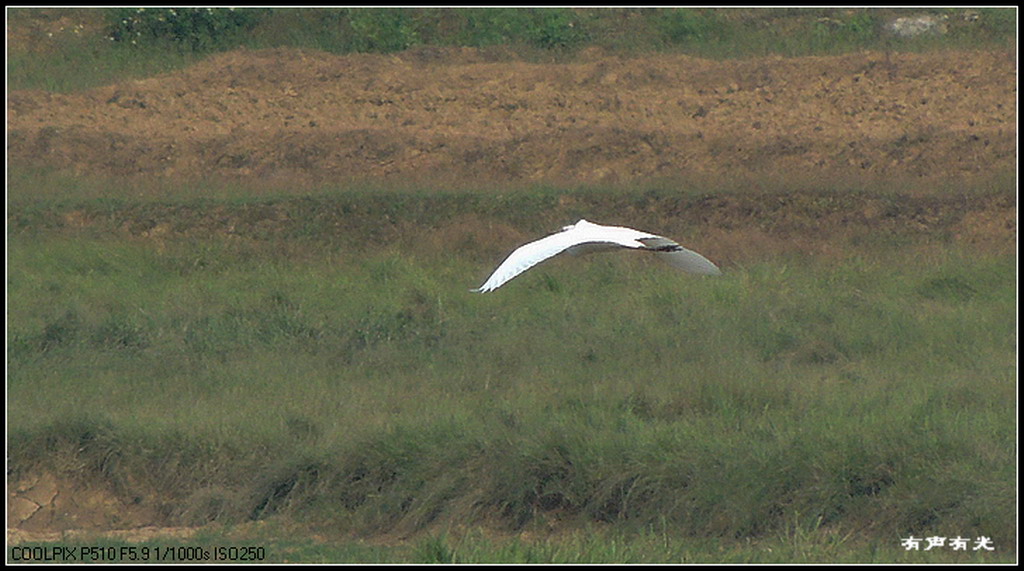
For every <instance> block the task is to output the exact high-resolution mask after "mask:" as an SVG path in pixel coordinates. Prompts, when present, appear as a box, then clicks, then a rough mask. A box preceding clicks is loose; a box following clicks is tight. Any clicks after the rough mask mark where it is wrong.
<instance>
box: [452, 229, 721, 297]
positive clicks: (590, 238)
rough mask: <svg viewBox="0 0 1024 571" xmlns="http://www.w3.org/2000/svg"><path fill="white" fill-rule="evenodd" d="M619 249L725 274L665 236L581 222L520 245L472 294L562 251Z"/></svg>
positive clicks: (685, 268)
mask: <svg viewBox="0 0 1024 571" xmlns="http://www.w3.org/2000/svg"><path fill="white" fill-rule="evenodd" d="M618 248H632V249H634V250H646V251H648V252H654V253H655V254H657V256H658V257H659V258H661V259H662V260H664V261H666V262H668V263H669V264H672V265H673V266H675V267H677V268H679V269H680V270H683V271H684V272H689V273H691V274H702V275H708V276H717V275H720V274H721V273H722V271H721V270H719V269H718V266H716V265H715V264H713V263H711V261H709V260H708V259H707V258H705V257H704V256H701V255H700V254H698V253H697V252H694V251H692V250H687V249H686V248H684V247H682V246H680V245H679V244H677V243H676V242H675V241H674V240H671V239H669V238H665V237H664V236H658V235H656V234H651V233H649V232H641V231H640V230H633V229H632V228H624V227H622V226H602V225H600V224H594V223H593V222H587V221H586V220H582V219H581V220H580V221H579V222H577V223H575V224H573V225H571V226H566V227H564V228H562V231H561V232H557V233H555V234H551V235H550V236H545V237H544V238H541V239H540V240H536V241H534V242H530V243H529V244H524V245H522V246H520V247H519V248H518V249H516V250H515V251H514V252H512V253H511V254H509V256H508V257H507V258H505V261H504V262H502V263H501V265H499V266H498V269H496V270H494V273H493V274H491V277H489V278H487V281H485V282H484V285H482V286H480V287H478V288H476V289H474V290H472V291H474V292H480V293H486V292H489V291H494V290H496V289H498V288H499V287H501V286H502V284H504V283H505V282H507V281H509V280H510V279H512V278H514V277H516V276H518V275H519V274H521V273H523V272H525V271H526V270H528V269H530V268H532V267H533V266H535V265H537V264H539V263H541V262H543V261H544V260H546V259H548V258H551V257H553V256H557V255H558V254H561V253H562V252H569V253H570V254H583V253H587V252H595V251H603V250H614V249H618Z"/></svg>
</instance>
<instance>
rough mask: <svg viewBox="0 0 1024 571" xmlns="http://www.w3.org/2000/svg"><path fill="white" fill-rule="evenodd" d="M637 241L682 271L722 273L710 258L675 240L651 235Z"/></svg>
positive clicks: (705, 273) (701, 273)
mask: <svg viewBox="0 0 1024 571" xmlns="http://www.w3.org/2000/svg"><path fill="white" fill-rule="evenodd" d="M638 241H639V242H642V243H643V245H644V246H646V249H648V250H654V251H655V252H656V253H657V254H658V258H660V259H661V260H662V261H664V262H666V263H667V264H669V265H671V266H672V267H675V268H678V269H680V270H683V271H684V272H688V273H691V274H700V275H705V276H720V275H722V270H720V269H718V266H716V265H715V264H713V263H712V262H711V260H709V259H707V258H705V257H704V256H702V255H700V254H698V253H697V252H694V251H693V250H687V249H686V248H684V247H682V246H680V245H679V244H677V243H676V242H675V240H671V239H669V238H665V237H664V236H653V237H651V238H640V239H639V240H638Z"/></svg>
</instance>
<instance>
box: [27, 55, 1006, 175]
mask: <svg viewBox="0 0 1024 571" xmlns="http://www.w3.org/2000/svg"><path fill="white" fill-rule="evenodd" d="M496 60H501V61H496ZM1014 68H1015V64H1014V58H1013V54H1012V53H1009V52H948V53H927V54H910V53H892V54H885V53H858V54H850V55H844V56H836V57H801V58H789V59H786V58H779V57H774V58H756V59H748V60H736V61H711V60H704V59H698V58H692V57H687V56H683V55H654V56H648V57H643V58H626V57H617V56H611V55H606V54H602V53H600V52H588V53H584V54H583V56H582V57H580V58H579V59H577V60H576V61H573V62H570V63H546V64H544V63H527V62H523V61H508V60H507V59H504V60H503V58H500V57H491V56H490V55H489V53H488V52H486V51H480V50H475V49H457V48H456V49H441V48H422V49H418V50H411V51H409V52H405V53H403V54H400V55H347V56H336V55H330V54H325V53H319V52H307V51H300V50H294V49H276V50H267V51H256V52H249V51H235V52H231V53H226V54H222V55H218V56H214V57H211V58H209V59H208V60H206V61H204V62H203V63H201V64H199V65H196V66H194V67H192V68H189V69H186V70H184V71H180V72H177V73H172V74H168V75H164V76H159V77H154V78H151V79H146V80H141V81H130V82H126V83H122V84H118V85H111V86H107V87H102V88H98V89H93V90H89V91H86V92H83V93H76V94H68V95H60V94H50V93H44V92H36V91H32V92H14V93H12V94H10V98H9V103H8V121H9V123H8V135H9V147H8V154H9V157H10V160H11V161H13V162H15V163H20V164H43V165H53V166H58V167H61V168H67V169H70V170H71V171H72V172H75V173H81V174H87V173H88V174H101V175H102V174H111V175H125V174H142V175H155V176H160V177H175V178H176V177H197V176H198V177H201V176H209V175H217V176H227V177H238V178H241V179H251V180H257V179H259V180H264V181H275V180H280V181H294V182H296V183H298V182H330V181H337V182H345V181H350V180H358V179H377V180H379V179H384V180H395V181H399V180H405V181H408V180H427V179H433V180H440V181H451V182H456V183H462V184H466V183H470V184H471V183H474V182H476V183H481V184H484V183H487V182H498V183H508V182H512V183H517V182H541V181H543V182H552V183H566V182H571V183H574V184H578V183H621V182H631V181H638V180H643V179H651V178H674V177H687V176H695V175H696V176H701V177H704V176H707V177H717V176H727V177H735V176H758V175H760V174H767V173H786V172H801V173H805V174H806V173H814V172H821V173H827V174H829V175H830V176H835V175H840V176H843V175H847V174H848V175H850V176H858V175H869V176H872V177H879V176H883V177H884V176H890V175H900V176H908V175H909V176H920V177H931V176H939V177H944V178H954V179H955V178H958V177H964V176H968V177H969V176H974V175H986V174H990V173H992V172H996V171H1007V170H1010V169H1013V168H1014V167H1015V156H1016V108H1015V94H1016V76H1015V69H1014Z"/></svg>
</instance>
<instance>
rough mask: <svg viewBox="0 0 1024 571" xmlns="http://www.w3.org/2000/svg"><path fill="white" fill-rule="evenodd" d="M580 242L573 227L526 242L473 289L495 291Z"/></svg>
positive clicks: (482, 291) (476, 290) (481, 291)
mask: <svg viewBox="0 0 1024 571" xmlns="http://www.w3.org/2000/svg"><path fill="white" fill-rule="evenodd" d="M580 243H581V242H580V241H579V240H578V236H577V235H575V234H574V233H573V232H572V229H571V227H568V229H566V230H563V231H561V232H558V233H555V234H551V235H550V236H545V237H543V238H541V239H540V240H536V241H534V242H530V243H529V244H524V245H522V246H520V247H519V248H517V249H516V250H515V251H513V252H512V253H511V254H509V255H508V257H507V258H505V261H504V262H502V263H501V264H500V265H499V266H498V268H497V269H495V270H494V273H492V274H491V277H489V278H487V281H485V282H484V285H482V286H480V287H478V288H476V289H474V290H472V291H474V292H479V293H486V292H489V291H493V290H495V289H497V288H499V287H501V285H502V284H504V283H505V282H507V281H508V280H510V279H512V278H514V277H516V276H518V275H519V274H521V273H523V272H525V271H526V270H528V269H530V268H532V267H533V266H536V265H537V264H539V263H541V262H543V261H544V260H546V259H548V258H551V257H554V256H557V255H558V254H561V253H562V252H564V251H566V250H568V249H569V248H571V247H573V246H577V245H579V244H580Z"/></svg>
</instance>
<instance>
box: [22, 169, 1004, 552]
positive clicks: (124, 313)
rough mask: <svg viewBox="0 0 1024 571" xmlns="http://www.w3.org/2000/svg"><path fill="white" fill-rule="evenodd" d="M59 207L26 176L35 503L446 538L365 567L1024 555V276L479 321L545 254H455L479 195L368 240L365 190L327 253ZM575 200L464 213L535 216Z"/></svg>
mask: <svg viewBox="0 0 1024 571" xmlns="http://www.w3.org/2000/svg"><path fill="white" fill-rule="evenodd" d="M53 180H54V179H52V178H48V177H35V176H33V175H31V174H29V175H23V176H13V177H12V181H15V182H16V184H17V185H18V188H17V189H14V191H13V192H11V200H12V202H11V204H12V205H13V211H12V212H11V215H10V216H11V218H9V220H14V221H15V223H14V224H10V222H9V225H10V230H9V235H8V404H9V410H8V430H9V432H8V433H9V462H10V465H11V468H12V470H13V472H14V473H15V474H17V473H22V472H30V471H33V470H37V471H39V470H42V471H56V472H58V473H69V474H74V476H75V477H76V478H79V479H82V480H85V481H89V480H92V481H104V482H109V483H111V485H112V486H113V488H114V489H115V490H116V492H117V493H118V494H120V495H123V496H124V497H135V498H140V500H139V501H141V502H146V503H147V505H152V506H157V507H158V509H159V510H160V511H161V513H164V514H166V517H167V520H168V521H171V522H176V524H180V525H202V524H206V523H209V522H219V523H220V524H223V525H228V526H232V525H239V524H244V523H245V522H249V521H254V520H255V521H278V520H282V521H291V522H299V523H301V525H308V526H312V527H314V528H316V529H327V530H334V531H335V532H339V533H357V534H362V535H366V536H374V535H376V534H388V535H394V534H398V535H403V534H404V535H410V534H411V535H412V536H413V537H421V539H419V540H415V541H413V542H412V543H411V544H409V543H403V544H402V545H401V547H394V548H383V547H375V548H373V549H370V548H365V549H363V548H358V544H352V545H353V547H352V548H351V554H350V555H346V556H337V557H342V558H349V557H351V558H352V559H354V560H363V559H368V560H381V559H388V558H392V559H398V560H403V561H412V560H424V559H426V560H431V558H433V560H444V558H446V557H447V558H448V559H450V560H457V561H490V560H501V561H506V560H507V561H530V560H543V561H698V560H700V561H787V560H798V561H839V560H843V561H883V560H885V561H890V560H895V561H906V562H909V561H929V562H933V561H961V560H977V561H1006V560H1012V558H1013V557H1014V554H1015V545H1014V541H1015V539H1014V538H1015V510H1014V505H1015V503H1014V496H1015V478H1016V473H1015V448H1014V442H1015V394H1016V388H1015V382H1014V381H1015V333H1014V331H1015V318H1014V315H1015V307H1016V284H1015V258H1014V257H1013V255H1011V254H1007V253H998V252H984V251H982V252H975V251H971V250H969V249H967V248H966V246H958V245H957V244H956V243H955V242H948V241H947V242H945V243H942V241H941V240H936V239H934V238H930V237H929V238H921V237H913V236H903V237H900V236H896V237H890V238H889V239H886V240H875V241H870V240H854V241H845V242H842V241H841V242H840V243H839V244H838V246H840V249H841V251H842V255H840V256H823V255H820V256H816V255H807V254H795V253H794V254H786V253H782V254H779V255H776V256H771V257H769V258H767V259H758V260H753V261H750V262H746V263H737V264H733V265H727V266H725V267H724V268H723V269H724V275H723V276H721V277H719V278H697V277H693V276H687V275H683V274H678V273H675V272H674V271H673V270H671V268H669V267H667V266H663V265H660V264H658V263H657V262H655V261H653V260H650V259H647V258H645V257H642V256H630V255H628V254H627V255H605V256H593V257H584V258H579V259H576V258H567V259H564V260H562V259H559V260H556V261H552V262H549V263H547V264H545V265H542V266H540V267H538V268H536V269H534V270H531V271H530V272H528V273H527V274H524V275H523V276H521V277H519V278H517V279H516V280H514V281H513V282H511V283H509V284H507V285H506V286H505V287H503V288H501V289H500V290H498V291H497V292H495V293H493V294H487V295H478V294H471V293H469V292H468V289H469V288H470V287H474V286H476V285H478V284H479V282H481V281H482V280H483V278H484V277H486V275H487V274H488V273H489V272H490V271H491V270H492V269H493V267H494V265H495V264H496V263H497V262H498V261H499V259H500V255H499V256H498V258H496V257H495V255H494V252H495V251H496V250H495V248H496V247H497V248H499V249H498V250H497V251H501V248H505V249H506V250H507V249H511V248H512V247H514V246H515V244H507V245H494V244H486V243H484V244H479V243H474V242H473V241H471V240H470V239H469V238H467V237H466V236H462V237H461V238H460V237H459V236H458V235H457V234H453V233H452V232H450V231H449V233H448V234H443V233H442V234H441V235H442V236H447V239H448V240H449V241H452V242H453V243H451V244H449V243H447V242H445V241H443V240H439V239H436V238H433V239H431V238H429V237H430V236H432V235H434V234H436V233H437V227H438V224H439V222H438V219H437V218H436V216H435V214H436V213H437V212H439V211H441V210H443V209H444V208H446V206H445V205H446V204H451V203H453V202H459V201H458V200H457V198H458V197H457V196H443V195H438V196H437V198H436V200H434V199H431V198H430V195H429V194H425V193H421V194H415V193H414V194H411V195H407V196H408V197H409V201H408V202H407V203H405V204H404V206H402V205H401V204H402V203H401V201H397V202H398V203H399V205H400V206H394V203H395V202H396V201H395V200H391V199H388V200H380V199H374V198H373V197H372V196H373V195H374V192H375V191H365V192H366V196H365V198H366V199H367V200H366V202H365V204H369V205H371V206H367V207H366V208H367V209H368V210H367V211H364V212H355V213H353V212H349V213H348V214H346V213H345V212H346V208H345V206H344V205H345V204H348V202H346V200H348V199H351V198H352V197H353V196H355V197H358V196H359V193H358V191H346V194H340V195H337V196H340V197H348V198H347V199H338V202H337V203H336V204H335V203H334V202H332V200H335V199H332V198H331V195H330V193H329V192H328V191H325V193H322V194H320V198H319V199H316V200H314V201H313V204H319V205H320V206H319V207H317V208H319V210H316V209H314V210H316V211H328V212H329V214H324V215H323V216H321V217H320V218H319V219H318V218H317V216H313V215H310V221H309V223H308V225H303V224H299V225H295V224H286V225H281V226H280V227H274V226H269V227H262V228H261V227H254V228H261V229H258V231H257V230H253V231H251V232H249V233H248V234H245V235H241V236H239V235H232V234H231V233H227V232H211V233H208V234H205V235H189V234H188V233H179V234H175V233H170V234H168V235H167V236H163V237H159V238H154V237H152V236H151V237H143V236H138V235H135V234H132V233H131V232H128V231H125V228H131V227H132V223H130V222H126V221H125V220H126V218H132V217H134V218H137V219H144V220H145V219H149V218H157V219H159V218H161V217H163V218H166V219H167V220H169V221H170V222H171V223H173V222H174V221H175V220H176V218H175V217H177V219H178V220H180V221H185V220H186V219H187V218H188V216H189V213H190V212H196V211H199V210H202V209H206V210H214V211H217V212H227V213H232V212H233V213H234V215H236V216H237V217H240V218H244V217H245V216H247V215H250V214H246V213H249V212H259V208H260V205H261V204H262V205H264V206H266V205H268V204H272V203H274V199H272V198H269V197H264V198H261V199H252V200H248V201H239V200H237V199H231V198H228V197H224V198H221V199H216V200H211V199H202V200H197V199H194V198H189V195H190V194H189V191H187V190H182V191H181V192H180V196H181V197H182V198H179V199H175V198H173V196H174V195H173V194H171V195H170V198H165V200H164V201H163V202H160V203H157V202H149V201H142V202H138V201H135V202H133V201H111V200H110V199H107V198H102V197H98V198H84V199H81V200H78V201H74V200H72V199H61V198H53V197H55V196H60V195H61V193H62V192H65V191H61V190H52V191H51V192H50V193H48V192H47V191H46V190H45V189H42V188H41V187H42V186H45V185H46V184H47V183H48V181H49V182H50V183H52V182H53ZM28 189H33V192H37V191H38V194H39V196H42V197H50V198H42V199H40V200H39V201H37V202H32V201H31V200H28V199H26V198H25V197H26V196H27V195H28V192H27V191H28ZM704 190H705V191H708V192H713V189H704ZM547 192H550V191H541V192H540V193H539V194H537V195H536V196H534V197H533V198H529V197H528V196H529V193H526V194H524V195H523V196H525V197H527V198H520V199H517V200H519V201H520V202H519V203H516V202H515V200H512V201H511V202H509V203H503V202H502V201H508V200H509V199H508V198H505V197H503V195H500V194H496V195H493V196H492V197H491V198H480V197H477V198H475V199H472V198H470V197H466V199H465V200H464V201H463V204H467V205H470V206H464V207H463V208H464V209H465V210H466V211H472V210H473V209H474V208H476V209H477V210H479V211H480V212H481V214H480V216H481V217H482V218H481V220H483V219H485V217H491V218H492V219H495V220H503V219H504V220H506V221H508V218H507V217H513V218H514V217H517V216H519V214H516V213H528V211H529V208H528V207H524V205H528V204H532V203H538V204H543V203H545V201H546V200H547V199H546V196H547V194H546V193H547ZM574 192H576V193H577V194H579V195H580V196H582V195H584V194H586V192H587V191H586V190H577V191H574ZM352 193H355V194H352ZM317 200H318V201H319V202H317ZM300 202H301V200H300ZM435 202H436V203H435ZM332 204H334V207H333V210H332V208H331V207H330V205H332ZM502 204H504V206H502ZM387 208H404V210H403V212H404V213H403V214H401V216H400V221H399V223H396V224H395V225H394V227H392V228H391V229H390V230H386V231H384V234H383V235H387V236H389V239H388V240H384V241H377V240H375V239H374V237H375V235H376V233H375V231H374V230H373V224H374V220H377V221H378V222H377V223H379V220H380V219H381V218H382V216H381V214H382V213H381V212H378V211H375V210H374V209H387ZM147 209H148V210H147ZM83 211H89V212H91V214H90V216H91V217H92V218H93V219H94V222H93V223H92V224H91V225H84V226H82V227H76V226H74V225H73V224H67V223H59V222H55V221H59V220H67V219H68V218H67V217H68V215H69V213H75V212H83ZM239 212H241V213H239ZM395 212H396V213H397V212H398V211H395ZM331 216H333V217H334V218H333V219H334V220H335V222H336V223H339V224H340V223H342V222H343V221H348V222H347V223H348V224H349V225H350V226H349V228H348V229H347V230H345V231H344V232H341V233H332V232H331V231H328V230H326V229H327V228H330V227H332V225H331V224H329V223H328V222H327V220H328V219H330V218H331ZM481 224H485V223H484V222H481ZM525 224H527V226H529V224H528V223H525ZM336 225H337V224H335V226H336ZM432 232H433V233H434V234H431V233H432ZM425 236H426V237H427V238H424V237H425ZM452 236H455V237H454V238H453V237H452ZM477 526H482V527H481V528H482V529H483V528H486V529H498V530H505V532H507V533H513V534H515V533H520V532H522V531H523V530H545V529H561V530H577V531H574V532H571V533H568V534H566V532H564V531H563V532H562V535H561V536H555V537H547V538H545V539H537V540H535V541H526V542H524V541H522V540H520V539H512V540H507V539H506V540H502V539H500V537H492V536H489V535H479V534H477V535H474V533H475V532H473V531H472V529H475V528H476V527H477ZM445 530H448V531H445ZM453 530H454V531H453ZM459 530H462V531H459ZM466 530H469V531H466ZM423 534H427V535H423ZM446 534H447V535H446ZM911 535H914V536H919V537H920V536H930V535H945V536H949V537H953V536H956V535H961V536H964V537H972V538H974V537H978V536H986V537H991V538H993V541H994V544H995V546H996V551H994V552H992V553H978V552H973V551H972V552H970V553H958V552H953V551H951V550H949V549H948V548H947V549H946V550H945V551H943V552H929V553H920V554H914V553H907V552H905V551H904V550H903V549H902V548H900V544H899V539H900V538H902V537H909V536H911ZM538 537H541V538H544V537H546V536H545V535H544V534H539V535H538ZM609 537H611V538H612V539H608V538H609ZM615 538H617V539H615ZM510 541H511V542H510ZM616 541H617V542H618V543H616ZM280 548H281V549H285V550H286V551H287V550H297V551H296V552H297V553H307V550H310V551H308V553H309V555H308V557H309V558H311V559H313V560H315V559H316V558H317V557H321V556H322V557H327V558H333V557H335V555H329V554H321V555H315V554H314V553H317V552H316V550H315V549H314V548H312V547H308V548H303V547H301V546H299V547H296V546H292V547H287V548H286V547H283V546H281V547H280ZM288 552H289V553H291V552H292V551H288ZM302 557H307V556H306V555H303V556H302Z"/></svg>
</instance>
